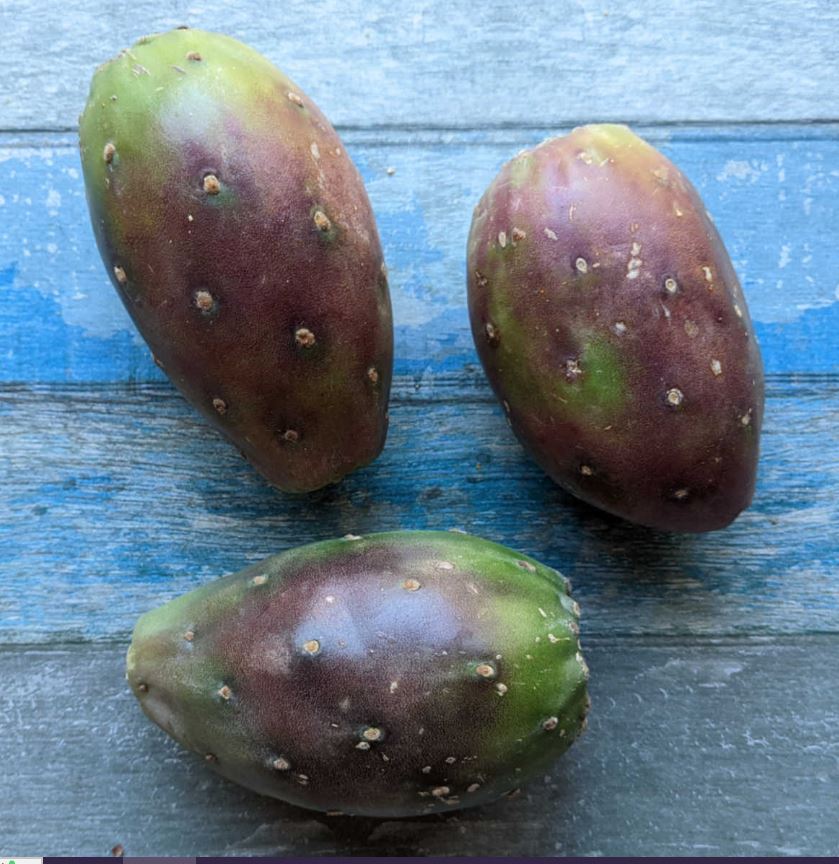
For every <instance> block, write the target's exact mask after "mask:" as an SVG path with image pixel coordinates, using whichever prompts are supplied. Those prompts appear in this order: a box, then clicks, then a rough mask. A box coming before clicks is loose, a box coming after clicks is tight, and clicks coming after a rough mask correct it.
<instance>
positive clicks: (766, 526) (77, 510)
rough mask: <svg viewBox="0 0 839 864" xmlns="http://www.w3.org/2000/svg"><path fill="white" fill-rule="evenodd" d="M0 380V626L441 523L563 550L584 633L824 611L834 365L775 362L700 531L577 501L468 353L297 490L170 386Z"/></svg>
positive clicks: (802, 618) (101, 611) (834, 514)
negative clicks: (277, 482)
mask: <svg viewBox="0 0 839 864" xmlns="http://www.w3.org/2000/svg"><path fill="white" fill-rule="evenodd" d="M0 392H2V399H0V453H2V454H3V458H2V459H0V488H3V489H4V490H5V494H4V495H3V496H2V497H0V544H1V545H2V548H3V555H2V556H0V642H11V641H16V642H31V641H56V640H67V639H101V638H109V637H113V636H119V637H124V636H126V635H127V634H128V632H129V631H130V629H131V628H132V627H133V624H134V621H135V619H136V618H137V616H138V615H139V614H140V613H142V612H143V611H145V610H146V609H148V608H150V607H151V606H153V605H157V604H158V603H160V602H162V601H163V600H164V599H167V598H169V597H173V596H175V595H178V594H181V593H183V592H185V591H187V590H189V589H191V588H193V587H196V586H197V585H199V584H202V583H204V582H206V581H207V580H209V579H211V578H213V577H215V576H218V575H221V574H222V573H224V572H230V571H233V570H237V569H239V568H240V567H242V566H245V565H246V564H249V563H252V562H254V561H257V560H259V559H261V558H262V557H264V556H265V555H268V554H270V553H273V552H276V551H279V550H282V549H284V548H288V547H290V546H295V545H299V544H301V543H305V542H309V541H313V540H320V539H325V538H328V537H338V536H342V535H343V534H346V533H349V532H352V533H357V534H364V533H369V532H371V531H381V530H390V529H397V528H433V529H446V528H452V527H456V528H461V529H464V530H467V531H469V532H471V533H474V534H478V535H482V536H485V537H489V538H492V539H495V540H497V541H499V542H502V543H506V544H508V545H510V546H512V547H514V548H518V549H521V550H522V551H523V552H527V553H530V554H532V555H535V556H536V557H537V558H540V559H542V560H544V561H545V562H547V563H549V564H551V565H553V566H555V567H557V568H559V569H560V570H562V571H563V572H564V573H565V574H566V575H568V576H569V577H570V578H571V579H572V581H573V583H574V586H575V593H576V596H577V597H578V599H579V600H580V602H581V604H582V606H583V610H584V629H585V632H586V633H587V634H589V635H594V636H616V635H619V634H658V635H673V634H675V635H679V634H707V635H719V634H732V633H751V634H754V633H767V634H768V633H812V632H825V631H829V632H834V633H835V632H839V542H838V541H839V495H838V494H837V490H839V458H837V456H839V447H838V446H837V436H836V428H837V426H836V421H837V418H839V381H837V380H836V379H835V378H819V377H814V378H810V379H801V380H795V379H779V380H776V381H774V382H773V385H772V387H771V388H770V392H769V399H768V404H767V420H766V431H765V437H764V446H763V456H762V462H761V471H760V481H759V486H758V491H757V497H756V500H755V503H754V505H753V507H752V508H751V509H750V510H749V511H747V512H746V513H744V514H743V515H742V516H741V517H740V518H739V519H738V520H737V522H735V524H734V525H733V526H731V527H730V528H729V529H727V530H725V531H721V532H716V533H712V534H707V535H701V536H685V535H665V534H658V533H656V532H653V531H648V530H645V529H641V528H638V527H635V526H632V525H629V524H628V523H623V522H620V521H619V520H617V519H614V518H610V517H608V516H606V515H604V514H602V513H599V512H598V511H595V510H593V509H592V508H589V507H586V506H584V505H582V504H578V503H575V502H574V500H573V499H571V498H570V497H569V496H567V495H566V494H564V493H563V492H561V491H560V490H559V488H558V487H556V486H555V485H554V484H553V483H551V482H550V481H549V480H548V479H547V478H545V477H544V475H542V473H541V472H540V471H539V469H537V468H536V467H535V466H534V465H533V464H532V463H530V462H529V461H528V460H527V459H526V458H525V457H524V455H523V453H522V450H521V448H520V447H519V445H518V443H517V442H516V441H515V439H514V438H513V436H512V434H511V432H510V430H509V429H508V428H507V425H506V423H505V422H504V419H503V415H502V412H501V411H500V410H499V409H498V407H497V406H496V405H495V403H494V401H493V400H492V398H491V396H490V394H489V391H488V389H487V388H486V386H485V385H484V384H483V381H482V378H481V376H480V375H479V374H477V373H475V375H474V376H473V377H472V378H468V377H467V378H464V379H461V380H459V381H458V382H457V384H455V383H453V381H452V378H451V376H441V378H430V377H428V378H425V379H422V380H420V381H419V382H415V381H414V379H411V378H408V379H405V378H402V379H400V380H399V381H398V382H397V390H396V398H395V400H394V404H393V406H392V410H391V424H392V426H391V433H390V437H389V439H388V443H387V447H386V448H385V451H384V453H383V454H382V456H381V457H380V458H379V459H378V460H377V461H376V462H375V463H374V464H373V465H371V466H370V467H368V468H366V469H364V470H361V471H358V472H356V473H355V474H353V475H351V476H350V477H349V478H347V480H345V481H344V482H343V483H341V484H340V485H338V486H335V487H332V488H330V489H327V490H323V491H322V492H319V493H315V494H313V495H308V496H291V495H283V494H282V493H279V492H275V491H273V490H272V489H270V488H269V487H268V486H266V484H265V483H264V482H263V481H262V480H261V479H260V478H259V477H257V475H256V474H255V473H254V472H253V471H252V469H251V468H250V467H249V466H248V465H247V464H246V463H245V462H244V461H243V460H241V458H240V457H239V456H238V454H237V453H236V452H235V450H234V449H233V448H231V447H229V445H227V444H226V443H224V442H223V441H222V440H221V439H220V438H219V437H218V436H217V435H216V433H214V432H212V431H211V430H210V429H209V428H208V427H207V426H206V425H205V424H204V423H203V422H202V421H201V420H200V419H199V418H197V417H196V415H195V414H194V413H193V412H192V410H191V409H190V408H189V407H188V406H187V405H186V404H185V403H184V402H183V400H182V399H181V398H180V397H179V396H177V395H176V394H175V393H174V391H172V390H171V389H170V388H169V387H168V386H166V385H142V386H129V387H126V386H120V387H110V388H104V387H91V386H84V387H77V388H72V387H68V386H66V385H64V386H63V387H61V388H56V387H46V388H38V389H36V390H34V391H33V390H31V389H25V388H21V389H16V388H11V387H5V388H3V390H2V391H0Z"/></svg>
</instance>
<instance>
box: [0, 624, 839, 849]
mask: <svg viewBox="0 0 839 864" xmlns="http://www.w3.org/2000/svg"><path fill="white" fill-rule="evenodd" d="M584 647H585V650H586V655H587V658H588V660H589V662H590V665H591V670H592V677H591V691H592V702H593V707H592V712H591V716H590V723H589V729H588V731H587V732H586V734H585V735H584V736H583V737H582V738H581V739H580V740H579V741H578V742H577V743H576V744H575V745H574V746H573V747H572V748H571V750H570V751H569V752H568V753H567V754H566V755H565V756H564V757H563V758H562V759H561V760H560V761H559V762H558V763H557V764H556V765H555V767H554V768H553V769H552V770H551V771H550V773H549V774H547V775H546V776H545V777H544V780H543V781H541V782H535V783H532V784H530V785H529V786H527V787H525V788H524V790H523V794H522V795H521V796H520V797H519V798H517V799H514V800H509V801H503V802H500V803H498V804H494V805H491V806H488V807H484V808H479V809H477V810H471V811H464V812H462V813H460V814H453V815H452V816H447V817H439V818H430V819H428V818H426V819H421V820H420V819H409V820H403V821H395V820H388V821H378V822H377V821H372V820H370V821H367V820H357V821H356V820H352V819H343V820H334V819H333V820H328V821H331V823H332V826H333V827H328V826H327V825H326V824H324V822H325V821H327V820H324V818H323V817H321V818H317V817H314V816H313V815H312V814H310V813H307V812H306V811H303V810H298V809H296V808H293V807H290V806H288V805H284V804H281V803H279V802H274V801H271V800H270V799H266V798H260V797H258V796H256V795H253V794H251V793H249V792H246V791H245V790H243V789H241V788H239V787H236V786H234V785H233V784H231V783H228V782H226V781H224V780H222V779H221V778H219V777H218V776H216V775H214V774H212V773H211V772H210V771H209V770H207V768H206V766H205V765H204V764H203V762H201V761H199V760H197V759H195V758H194V757H193V756H191V755H190V754H188V753H186V752H184V751H182V750H181V749H180V748H179V747H178V745H176V744H175V743H174V742H173V741H171V740H170V739H168V738H167V737H166V736H165V735H164V733H163V732H161V731H160V730H159V729H157V728H156V727H154V726H152V725H151V724H150V723H148V721H147V720H146V719H145V718H144V717H143V715H142V713H141V712H140V709H139V707H138V706H137V705H136V703H135V701H134V699H133V698H132V697H131V695H130V693H129V692H128V691H127V686H126V684H125V681H124V680H123V663H124V652H125V645H124V644H103V645H99V646H94V645H79V646H66V647H61V648H54V649H39V648H31V647H29V648H27V647H19V648H8V647H7V648H5V649H2V650H0V679H1V680H2V681H3V689H4V700H3V712H4V715H5V716H4V725H3V735H2V736H0V762H2V764H3V765H5V766H14V782H11V778H10V774H9V772H8V771H7V772H6V774H5V780H4V783H3V784H2V785H0V813H2V814H3V820H4V824H3V829H2V834H3V844H4V848H8V849H14V850H15V854H21V855H45V854H49V855H60V854H65V855H67V854H87V855H106V854H108V850H109V849H110V848H111V847H112V846H114V845H115V844H116V843H122V844H123V845H124V846H125V849H126V853H127V854H128V855H161V854H166V855H195V854H204V855H222V854H237V855H247V854H270V855H286V856H291V855H305V856H316V855H330V854H336V853H337V854H342V855H372V856H380V855H385V856H386V855H476V854H477V855H499V854H506V855H529V856H540V857H545V856H552V855H666V856H669V855H675V854H690V855H790V854H796V855H829V854H832V853H834V852H835V850H836V848H837V845H839V822H837V820H836V818H835V816H836V800H837V794H839V786H837V778H839V749H837V744H836V740H835V736H832V735H831V730H835V729H836V725H837V723H839V672H837V667H836V663H835V657H836V652H837V650H839V640H838V639H837V638H836V637H808V638H799V639H796V640H795V641H794V642H792V641H784V640H763V641H758V642H753V641H749V640H735V641H725V640H723V641H721V642H720V641H717V642H710V641H707V640H706V641H704V642H700V643H697V642H693V641H688V642H684V641H681V642H676V641H672V640H668V639H658V640H650V639H633V640H619V639H618V640H610V642H609V643H608V644H606V643H604V642H602V641H596V642H594V643H592V644H588V645H587V646H584ZM813 670H819V674H818V675H814V674H812V673H813Z"/></svg>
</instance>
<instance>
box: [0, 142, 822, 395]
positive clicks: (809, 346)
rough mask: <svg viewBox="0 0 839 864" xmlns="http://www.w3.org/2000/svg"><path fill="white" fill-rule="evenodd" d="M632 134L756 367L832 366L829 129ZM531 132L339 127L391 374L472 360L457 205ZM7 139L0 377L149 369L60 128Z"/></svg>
mask: <svg viewBox="0 0 839 864" xmlns="http://www.w3.org/2000/svg"><path fill="white" fill-rule="evenodd" d="M642 131H643V132H646V133H647V135H648V137H650V138H651V140H653V141H655V142H656V143H657V144H658V145H659V146H661V147H662V149H663V150H664V151H665V152H666V153H667V154H668V155H669V156H671V157H672V158H673V159H674V160H675V161H676V162H677V163H678V164H679V165H680V166H682V168H683V169H684V170H685V171H686V173H687V174H688V175H689V176H690V177H691V179H692V180H693V181H694V182H695V183H696V185H697V186H698V187H699V190H700V192H701V193H702V195H703V196H704V199H705V202H706V204H707V206H708V208H709V210H710V211H711V213H712V215H713V216H714V218H715V219H716V221H717V224H718V226H719V228H720V230H721V232H722V234H723V237H724V238H725V239H726V241H727V244H728V248H729V250H730V253H731V256H732V259H733V261H734V263H735V266H736V268H737V270H738V271H739V273H740V275H741V278H742V281H743V284H744V288H745V291H746V295H747V298H748V300H749V303H750V307H751V311H752V315H753V317H754V319H755V320H756V326H757V332H758V336H759V338H760V340H761V343H762V346H763V351H764V355H765V361H766V367H767V370H768V371H769V372H770V373H787V372H831V371H837V370H839V340H837V339H836V336H835V334H836V333H837V332H839V293H837V292H839V244H837V243H836V242H835V238H836V237H837V236H839V168H838V167H837V166H839V127H837V126H816V127H804V126H799V127H792V128H789V129H775V128H770V129H766V128H758V127H740V128H738V129H735V130H732V129H707V130H666V129H660V128H654V129H649V130H642ZM545 134H547V132H546V130H543V129H528V130H505V131H502V132H496V133H477V132H473V133H463V134H460V133H458V134H455V133H449V134H441V133H399V132H390V133H387V135H386V136H385V137H382V134H379V133H377V134H376V135H373V136H371V135H369V134H365V133H351V134H349V135H348V136H347V138H348V144H349V149H350V152H351V154H352V156H353V158H354V159H355V160H356V162H357V164H358V165H359V166H360V168H361V170H362V173H363V175H364V177H365V180H366V182H367V185H368V188H369V190H370V195H371V198H372V201H373V205H374V208H375V211H376V214H377V218H378V222H379V227H380V231H381V234H382V239H383V242H384V246H385V253H386V258H387V261H388V264H389V267H390V270H391V274H392V280H391V281H392V291H393V299H394V314H395V320H396V327H397V364H396V371H397V373H398V374H413V375H420V374H423V373H424V372H426V371H431V372H434V373H441V372H445V371H457V370H460V369H462V368H463V366H464V364H469V363H474V362H475V353H474V348H473V345H472V339H471V335H470V332H469V327H468V319H467V313H466V305H465V299H466V298H465V242H466V235H467V233H468V229H469V221H470V219H471V213H472V207H473V206H474V204H475V203H476V201H477V199H478V197H479V196H480V194H481V193H482V191H483V190H484V188H485V187H486V185H487V184H488V183H489V181H490V180H491V179H492V177H493V176H494V174H495V172H496V171H497V169H498V167H499V166H500V165H501V164H502V163H503V162H504V161H505V160H506V159H507V158H509V157H510V156H511V155H512V154H513V153H514V152H516V151H517V150H518V149H520V147H522V146H525V145H528V144H533V143H535V142H537V141H539V140H540V139H541V138H542V137H544V135H545ZM6 143H7V146H5V147H3V148H2V149H0V299H1V300H2V302H0V381H5V382H14V381H18V382H55V383H60V382H84V381H123V382H124V381H158V380H161V373H160V372H159V371H158V370H157V369H156V368H155V367H154V365H153V364H152V362H151V359H150V357H149V354H148V351H147V350H146V348H145V347H144V345H143V343H142V340H140V339H139V337H138V336H137V334H136V333H135V331H134V329H133V326H132V325H131V323H130V320H129V319H128V316H127V314H126V313H125V311H124V310H123V308H122V306H121V305H120V303H119V301H118V299H117V297H116V294H115V292H114V291H113V290H112V288H111V286H110V284H109V282H108V280H107V278H106V275H105V270H104V267H103V265H102V263H101V261H100V260H99V256H98V253H97V251H96V248H95V245H94V241H93V237H92V233H91V230H90V227H89V224H88V217H87V212H86V206H85V202H84V191H83V185H82V180H81V176H80V170H79V163H78V155H77V152H76V149H75V144H74V142H73V140H72V139H70V138H67V137H60V136H59V137H56V136H46V137H45V138H42V139H40V140H39V141H38V142H35V143H33V144H25V143H23V144H20V143H19V144H17V145H13V146H12V145H10V142H9V141H7V142H6ZM388 168H394V169H395V170H396V173H395V174H393V175H390V174H388V173H387V170H386V169H388Z"/></svg>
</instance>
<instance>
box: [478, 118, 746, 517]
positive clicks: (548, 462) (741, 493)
mask: <svg viewBox="0 0 839 864" xmlns="http://www.w3.org/2000/svg"><path fill="white" fill-rule="evenodd" d="M468 258H469V270H468V288H469V313H470V319H471V323H472V333H473V336H474V339H475V343H476V346H477V349H478V354H479V356H480V358H481V362H482V363H483V366H484V369H485V370H486V373H487V376H488V378H489V380H490V383H491V384H492V387H493V389H494V390H495V393H496V395H497V396H498V398H499V399H500V400H502V403H503V405H504V409H505V411H506V413H507V415H508V417H509V420H510V423H511V425H512V428H513V430H514V432H515V433H516V435H517V436H518V438H519V440H520V441H521V442H522V444H523V445H524V446H525V448H526V449H527V450H528V451H529V453H530V454H531V456H532V457H533V458H534V459H535V461H536V462H537V463H538V464H539V465H540V466H541V467H542V468H543V469H544V470H545V471H546V472H547V474H548V475H549V476H550V477H551V478H552V479H553V480H555V481H556V482H557V483H559V484H560V485H561V486H563V487H564V488H565V489H567V490H568V491H570V492H572V493H573V494H574V495H576V496H578V497H579V498H581V499H583V500H584V501H587V502H588V503H590V504H593V505H595V506H597V507H601V508H602V509H604V510H607V511H609V512H610V513H614V514H616V515H618V516H622V517H623V518H625V519H629V520H631V521H633V522H638V523H640V524H642V525H648V526H652V527H655V528H662V529H667V530H676V531H709V530H712V529H716V528H722V527H724V526H725V525H727V524H729V523H730V522H731V521H732V520H733V519H734V518H735V517H736V516H737V514H738V513H740V511H741V510H743V509H744V508H745V507H747V506H748V505H749V503H750V501H751V499H752V495H753V492H754V485H755V474H756V469H757V457H758V443H759V437H760V427H761V421H762V415H763V370H762V365H761V359H760V353H759V351H758V347H757V343H756V342H755V337H754V332H753V330H752V325H751V322H750V319H749V313H748V309H747V308H746V302H745V299H744V297H743V293H742V291H741V289H740V285H739V283H738V281H737V276H736V274H735V272H734V269H733V267H732V266H731V261H730V260H729V257H728V254H727V253H726V250H725V247H724V246H723V243H722V240H721V239H720V236H719V234H718V233H717V231H716V229H715V228H714V225H713V223H712V222H711V220H710V217H709V216H708V214H707V213H706V211H705V208H704V207H703V205H702V201H701V200H700V198H699V195H698V194H697V192H696V190H695V189H694V188H693V186H692V185H691V184H690V182H689V181H688V180H687V179H686V178H685V177H684V175H683V174H682V173H681V172H680V171H679V169H678V168H676V166H675V165H673V163H672V162H670V161H669V160H667V159H666V158H665V157H664V156H662V155H661V153H659V152H657V151H656V150H655V149H654V148H653V147H651V146H650V145H649V144H647V143H645V142H644V141H642V140H641V139H640V138H638V137H637V136H636V135H634V134H633V133H632V132H631V131H630V130H629V129H628V128H626V127H625V126H613V125H597V126H584V127H582V128H579V129H575V130H574V131H573V132H572V133H571V134H569V135H567V136H565V137H562V138H554V139H552V140H549V141H546V142H544V143H543V144H540V145H539V146H538V147H536V148H534V149H532V150H525V151H524V152H522V153H520V154H519V155H518V156H516V157H515V158H514V159H513V160H512V161H510V162H508V163H507V164H506V165H505V166H504V167H503V168H502V169H501V172H500V173H499V175H498V176H497V177H496V178H495V180H494V181H493V182H492V184H491V185H490V187H489V188H488V189H487V191H486V193H485V194H484V196H483V198H482V199H481V201H480V203H479V204H478V206H477V208H476V209H475V214H474V218H473V221H472V228H471V232H470V235H469V248H468Z"/></svg>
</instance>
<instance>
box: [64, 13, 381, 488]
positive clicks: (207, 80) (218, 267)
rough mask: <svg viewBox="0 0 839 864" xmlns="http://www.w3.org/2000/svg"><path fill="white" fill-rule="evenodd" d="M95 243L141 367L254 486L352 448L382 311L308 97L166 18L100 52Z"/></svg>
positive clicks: (366, 253) (372, 418) (307, 474)
mask: <svg viewBox="0 0 839 864" xmlns="http://www.w3.org/2000/svg"><path fill="white" fill-rule="evenodd" d="M79 125H80V130H79V137H80V146H81V154H82V166H83V169H84V178H85V186H86V190H87V200H88V205H89V208H90V215H91V221H92V224H93V230H94V233H95V235H96V241H97V243H98V246H99V251H100V253H101V255H102V259H103V261H104V263H105V266H106V269H107V271H108V273H109V275H110V278H111V281H112V282H113V284H114V287H115V288H116V290H117V292H118V294H119V296H120V298H121V299H122V301H123V303H124V304H125V307H126V308H127V310H128V312H129V313H130V315H131V317H132V318H133V320H134V322H135V324H136V325H137V327H138V329H139V331H140V333H141V334H142V336H143V338H144V339H145V340H146V342H147V343H148V345H149V347H150V348H151V350H152V353H153V355H154V357H155V360H156V362H157V363H158V365H159V366H160V367H161V368H162V369H163V370H164V371H165V372H166V373H167V374H168V376H169V377H170V379H171V380H172V382H173V383H174V384H175V385H176V386H177V387H178V388H179V389H180V391H181V392H182V393H183V395H184V396H185V397H186V398H187V400H188V401H189V402H190V403H191V404H192V405H193V406H195V407H196V408H197V409H198V410H199V411H200V412H201V413H202V414H203V415H204V417H205V418H207V419H208V420H209V421H210V422H211V423H212V424H213V425H214V426H215V427H216V428H217V429H219V430H220V431H221V432H222V433H223V434H224V435H225V436H226V437H227V438H228V439H229V440H230V441H231V442H232V443H233V444H235V446H236V447H237V448H239V450H241V451H242V453H243V455H244V456H245V457H246V458H247V459H248V460H249V461H250V462H251V463H252V464H253V465H254V467H255V468H256V469H257V470H258V471H259V472H260V473H261V474H262V475H263V476H264V477H265V478H266V479H267V480H268V481H269V482H270V483H272V484H273V485H275V486H277V487H279V488H280V489H283V490H286V491H292V492H305V491H310V490H313V489H317V488H319V487H322V486H325V485H327V484H329V483H333V482H336V481H338V480H340V479H341V477H343V476H344V475H346V474H347V473H349V472H350V471H352V470H353V469H355V468H357V467H360V466H362V465H366V464H367V463H369V462H371V461H372V460H373V459H375V458H376V456H377V455H378V454H379V452H380V451H381V449H382V447H383V445H384V440H385V435H386V430H387V403H388V394H389V390H390V382H391V373H392V362H393V328H392V321H391V307H390V297H389V293H388V285H387V276H386V271H385V266H384V262H383V259H382V252H381V247H380V244H379V237H378V233H377V230H376V224H375V221H374V217H373V213H372V210H371V208H370V203H369V201H368V198H367V194H366V192H365V189H364V185H363V183H362V180H361V177H360V176H359V174H358V171H357V170H356V168H355V166H354V165H353V164H352V162H351V161H350V159H349V157H348V156H347V153H346V150H345V149H344V146H343V144H342V143H341V140H340V139H339V137H338V135H337V134H336V132H335V130H334V129H333V128H332V126H331V125H330V124H329V122H328V120H327V119H326V118H325V117H324V116H323V114H322V113H321V112H320V111H319V110H318V108H317V106H316V105H315V104H314V103H313V102H312V100H311V99H310V98H309V97H308V96H307V95H306V94H305V93H304V92H303V91H302V90H301V89H300V88H299V87H298V86H297V85H296V84H295V83H294V82H293V81H291V80H290V79H289V78H287V77H286V76H285V75H284V74H283V73H282V72H280V71H279V70H278V69H277V68H276V67H274V66H273V65H272V64H271V63H269V62H268V60H266V59H265V58H264V57H262V56H261V55H260V54H258V53H257V52H255V51H253V50H251V49H250V48H248V47H247V46H245V45H243V44H242V43H240V42H237V41H236V40H234V39H230V38H228V37H226V36H221V35H218V34H214V33H207V32H204V31H200V30H190V29H179V30H174V31H171V32H168V33H164V34H160V35H156V36H148V37H146V38H144V39H140V40H139V41H138V42H137V43H136V44H135V45H134V46H133V47H132V48H131V49H129V50H126V51H123V52H122V53H120V54H119V55H118V56H117V57H115V58H114V59H113V60H111V61H110V62H108V63H106V64H104V65H103V66H101V67H100V68H99V69H98V70H97V72H96V74H95V75H94V77H93V81H92V84H91V88H90V96H89V98H88V102H87V105H86V107H85V110H84V113H83V114H82V116H81V118H80V124H79Z"/></svg>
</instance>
